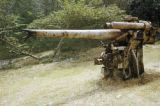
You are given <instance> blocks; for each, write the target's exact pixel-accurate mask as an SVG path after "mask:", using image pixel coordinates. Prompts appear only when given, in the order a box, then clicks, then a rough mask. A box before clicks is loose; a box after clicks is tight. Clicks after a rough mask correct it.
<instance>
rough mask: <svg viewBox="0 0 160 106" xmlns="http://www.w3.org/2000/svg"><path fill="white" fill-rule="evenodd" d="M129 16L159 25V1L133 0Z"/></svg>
mask: <svg viewBox="0 0 160 106" xmlns="http://www.w3.org/2000/svg"><path fill="white" fill-rule="evenodd" d="M130 14H132V15H134V16H138V17H140V18H141V19H144V20H149V21H152V22H154V23H155V24H158V25H160V0H134V1H133V2H132V3H131V5H130Z"/></svg>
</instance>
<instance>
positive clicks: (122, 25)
mask: <svg viewBox="0 0 160 106" xmlns="http://www.w3.org/2000/svg"><path fill="white" fill-rule="evenodd" d="M106 25H107V27H108V28H113V29H126V30H132V29H135V30H140V29H146V28H148V27H150V26H151V25H150V23H149V22H147V21H145V22H142V23H135V22H112V23H106Z"/></svg>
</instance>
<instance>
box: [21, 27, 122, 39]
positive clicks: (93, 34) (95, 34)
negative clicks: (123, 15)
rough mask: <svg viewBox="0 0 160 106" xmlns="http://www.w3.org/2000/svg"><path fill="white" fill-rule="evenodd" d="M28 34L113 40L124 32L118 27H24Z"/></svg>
mask: <svg viewBox="0 0 160 106" xmlns="http://www.w3.org/2000/svg"><path fill="white" fill-rule="evenodd" d="M24 31H27V32H28V33H29V34H31V35H33V36H37V37H47V38H77V39H99V40H115V39H116V38H117V37H119V36H121V35H123V34H124V32H122V31H121V30H119V29H96V30H39V29H25V30H24Z"/></svg>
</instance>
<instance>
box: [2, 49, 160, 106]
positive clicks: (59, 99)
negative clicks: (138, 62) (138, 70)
mask: <svg viewBox="0 0 160 106" xmlns="http://www.w3.org/2000/svg"><path fill="white" fill-rule="evenodd" d="M144 58H145V59H144V61H145V70H146V73H145V74H144V77H143V78H141V79H132V80H128V81H122V80H119V79H117V78H115V79H103V77H102V75H101V72H100V69H101V66H94V65H93V62H92V61H88V62H74V61H70V60H66V61H63V62H60V63H50V64H39V65H34V66H27V67H23V68H20V69H12V70H4V71H1V72H0V105H1V106H61V105H64V106H75V105H78V106H108V105H111V106H115V105H120V106H121V105H122V106H128V105H129V106H132V105H133V106H134V105H135V106H137V105H138V106H139V105H145V106H152V105H153V106H159V105H160V47H159V46H149V47H148V46H146V47H145V50H144Z"/></svg>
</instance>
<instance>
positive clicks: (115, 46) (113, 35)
mask: <svg viewBox="0 0 160 106" xmlns="http://www.w3.org/2000/svg"><path fill="white" fill-rule="evenodd" d="M105 28H106V29H97V30H37V29H25V30H24V31H27V32H28V33H29V35H30V36H31V35H32V36H37V37H49V38H71V39H73V38H76V39H97V40H101V44H102V46H103V47H104V48H105V51H104V52H102V53H101V55H100V56H99V57H98V58H95V60H94V63H95V64H96V65H103V67H102V72H103V74H104V76H105V77H112V76H113V75H114V72H115V71H119V72H120V73H121V75H122V78H123V79H130V78H138V77H140V76H142V75H143V73H144V63H143V45H145V44H154V43H155V39H156V35H157V30H156V29H155V28H154V27H153V26H152V24H151V22H147V21H139V20H138V18H136V17H133V18H130V19H127V21H125V22H111V23H106V25H105ZM103 41H107V43H104V42H103Z"/></svg>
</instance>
